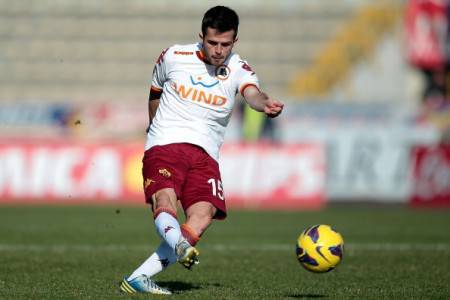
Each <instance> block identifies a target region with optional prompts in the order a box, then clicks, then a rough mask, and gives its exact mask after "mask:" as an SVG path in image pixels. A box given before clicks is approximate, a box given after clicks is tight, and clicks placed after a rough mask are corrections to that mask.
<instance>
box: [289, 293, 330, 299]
mask: <svg viewBox="0 0 450 300" xmlns="http://www.w3.org/2000/svg"><path fill="white" fill-rule="evenodd" d="M286 297H288V298H304V299H308V298H328V295H321V294H289V295H286Z"/></svg>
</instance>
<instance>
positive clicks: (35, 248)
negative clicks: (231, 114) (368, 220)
mask: <svg viewBox="0 0 450 300" xmlns="http://www.w3.org/2000/svg"><path fill="white" fill-rule="evenodd" d="M156 247H157V245H156V244H149V245H144V244H139V245H138V244H132V245H127V244H121V245H117V244H112V245H89V244H84V245H80V244H75V245H69V244H59V245H40V244H0V252H16V251H25V252H26V251H30V252H54V253H66V252H93V251H98V252H121V251H145V250H147V251H153V250H154V249H155V248H156ZM199 248H200V249H204V250H211V251H219V252H222V251H238V252H239V251H255V252H259V251H263V252H271V251H286V252H291V251H294V250H295V243H292V244H282V243H279V244H276V243H275V244H267V243H261V244H247V245H245V244H239V245H232V244H205V245H199ZM344 251H345V252H346V253H349V252H350V253H357V252H360V251H387V252H402V251H443V252H449V251H450V244H447V243H431V244H426V243H348V244H345V245H344Z"/></svg>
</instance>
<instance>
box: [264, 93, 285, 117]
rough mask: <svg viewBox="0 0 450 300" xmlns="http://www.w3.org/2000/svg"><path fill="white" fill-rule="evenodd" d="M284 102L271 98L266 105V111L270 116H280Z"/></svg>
mask: <svg viewBox="0 0 450 300" xmlns="http://www.w3.org/2000/svg"><path fill="white" fill-rule="evenodd" d="M283 107H284V104H283V103H282V102H281V101H278V100H274V99H271V98H269V99H268V100H267V102H266V105H265V106H264V113H265V114H266V116H268V117H269V118H275V117H278V116H279V115H280V114H281V112H282V111H283Z"/></svg>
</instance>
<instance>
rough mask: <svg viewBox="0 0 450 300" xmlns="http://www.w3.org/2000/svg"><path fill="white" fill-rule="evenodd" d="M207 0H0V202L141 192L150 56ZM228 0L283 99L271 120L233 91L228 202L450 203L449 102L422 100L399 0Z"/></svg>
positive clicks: (248, 46) (250, 51) (189, 31)
mask: <svg viewBox="0 0 450 300" xmlns="http://www.w3.org/2000/svg"><path fill="white" fill-rule="evenodd" d="M214 4H219V2H218V1H182V2H180V1H162V0H161V1H157V0H153V1H150V0H129V1H118V0H117V1H115V0H110V1H106V0H105V1H100V0H98V1H85V0H80V1H71V0H58V1H47V0H40V1H26V0H21V1H13V2H11V1H6V0H1V1H0V8H1V9H0V17H1V18H0V45H1V47H0V48H1V53H0V65H1V70H2V72H1V73H0V85H1V89H0V199H1V202H4V203H19V202H32V203H42V202H61V201H62V202H96V203H97V202H111V201H114V202H115V201H129V202H134V203H140V202H142V195H141V186H142V182H141V178H140V159H141V155H142V145H143V143H144V139H145V134H144V129H145V127H146V122H147V115H146V113H145V110H146V103H147V94H148V90H149V82H150V79H151V72H152V68H153V64H154V61H155V59H156V58H157V56H158V55H159V53H160V52H161V50H162V49H164V48H166V47H167V46H170V45H173V44H176V43H191V42H195V41H197V40H198V36H197V34H198V33H199V31H200V20H201V17H202V14H203V12H204V11H205V10H206V9H207V8H209V7H210V6H212V5H214ZM225 4H226V5H229V6H231V7H233V8H235V9H236V10H237V11H238V13H239V14H240V17H241V26H240V32H239V38H240V39H239V42H238V44H237V45H236V48H235V49H236V51H237V52H238V53H240V54H241V56H242V57H244V58H245V59H247V60H248V62H249V64H250V65H251V66H252V68H253V69H254V70H255V71H256V72H257V74H258V75H259V77H260V80H261V84H262V86H263V87H264V89H265V90H266V91H267V92H268V93H270V94H271V95H274V96H276V97H278V98H279V99H281V100H283V101H285V102H286V110H285V114H284V115H283V116H282V117H281V118H279V119H276V120H266V119H264V118H263V117H262V115H261V114H258V113H253V112H251V111H249V110H248V109H247V108H244V107H243V105H237V107H236V110H235V113H234V115H233V119H232V121H231V124H230V126H229V127H230V128H229V131H228V133H227V138H226V142H225V146H224V149H223V151H222V158H221V160H222V172H223V177H224V178H223V180H224V185H225V190H226V192H227V196H228V199H229V205H230V206H231V207H252V208H259V207H263V208H264V207H267V208H277V207H278V206H279V207H281V208H289V207H297V208H302V207H321V206H323V205H324V204H326V203H327V202H332V201H347V202H348V201H352V202H354V201H373V202H388V203H390V202H394V203H408V202H411V201H412V202H414V203H423V204H430V203H431V204H433V203H435V204H447V205H448V204H449V203H450V200H449V197H450V183H449V182H450V175H449V174H450V154H449V151H448V148H446V146H444V145H442V144H443V143H442V137H443V136H445V135H444V134H443V133H444V132H445V130H446V128H447V127H448V123H450V121H449V120H450V114H449V113H448V108H447V109H445V108H444V109H440V110H438V109H434V110H427V109H424V105H423V103H422V102H421V96H420V93H421V89H422V88H423V85H424V84H423V80H422V78H421V77H420V73H419V72H418V71H417V70H416V69H414V68H413V67H411V66H410V64H408V62H407V59H406V54H405V42H404V41H405V38H404V37H405V34H404V21H403V19H404V12H405V5H406V1H369V0H346V1H331V0H320V1H307V0H304V1H287V0H286V1H271V0H266V1H257V0H252V1H227V2H226V3H225ZM438 145H439V146H438ZM260 160H263V161H264V162H263V163H259V162H260ZM237 173H238V174H241V176H239V177H237V176H234V174H237ZM272 199H277V201H276V203H274V201H273V200H272Z"/></svg>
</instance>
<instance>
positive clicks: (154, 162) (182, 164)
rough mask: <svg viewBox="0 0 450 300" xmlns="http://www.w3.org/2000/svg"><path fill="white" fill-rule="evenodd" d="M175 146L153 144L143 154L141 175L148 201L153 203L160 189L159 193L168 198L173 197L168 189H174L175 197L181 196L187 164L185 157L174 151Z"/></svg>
mask: <svg viewBox="0 0 450 300" xmlns="http://www.w3.org/2000/svg"><path fill="white" fill-rule="evenodd" d="M175 147H176V145H165V146H155V147H152V148H150V149H149V150H147V151H146V152H145V154H144V158H143V160H142V162H143V166H142V176H143V180H144V192H145V198H146V201H147V202H148V203H151V204H152V203H153V200H154V198H155V196H157V192H158V191H162V193H160V195H163V196H164V195H166V194H168V195H169V197H170V198H173V195H172V193H171V192H170V190H173V191H174V193H175V199H177V198H179V197H180V196H181V190H182V186H183V184H184V181H185V178H186V177H187V172H188V168H189V166H188V165H187V164H186V160H185V158H184V157H183V156H182V155H180V154H178V152H177V151H175V150H176V148H175Z"/></svg>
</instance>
